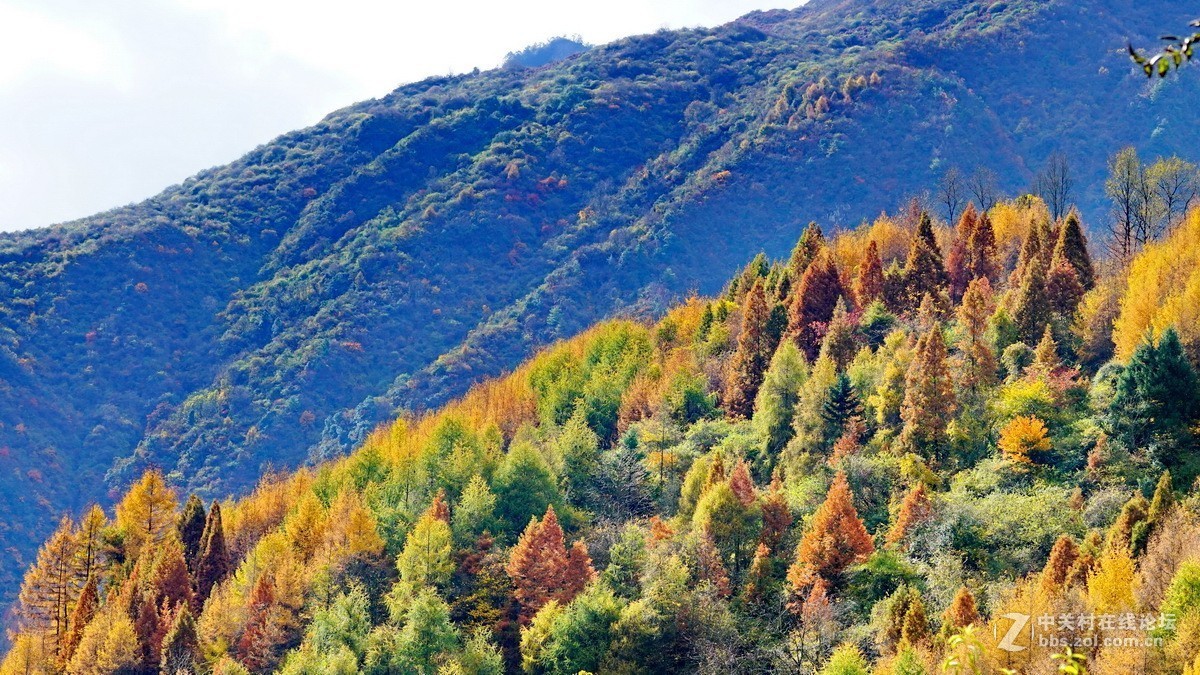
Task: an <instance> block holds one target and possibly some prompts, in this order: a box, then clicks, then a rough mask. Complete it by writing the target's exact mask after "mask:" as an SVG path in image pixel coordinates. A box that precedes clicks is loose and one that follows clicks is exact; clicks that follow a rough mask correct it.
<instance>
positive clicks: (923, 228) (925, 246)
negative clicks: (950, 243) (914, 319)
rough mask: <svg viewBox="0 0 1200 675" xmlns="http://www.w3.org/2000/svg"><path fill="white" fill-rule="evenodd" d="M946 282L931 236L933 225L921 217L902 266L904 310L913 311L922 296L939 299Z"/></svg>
mask: <svg viewBox="0 0 1200 675" xmlns="http://www.w3.org/2000/svg"><path fill="white" fill-rule="evenodd" d="M948 281H949V280H948V278H947V276H946V266H945V263H944V262H943V261H942V250H941V248H940V247H939V246H938V243H937V237H936V236H934V233H933V221H931V220H930V219H929V214H928V213H922V214H921V222H920V223H919V224H918V225H917V230H916V232H914V233H913V238H912V242H911V243H910V244H909V247H908V258H907V260H906V261H905V263H904V284H905V290H906V296H907V308H908V309H910V310H912V309H916V308H917V307H918V306H920V304H921V300H922V299H923V298H924V297H925V295H926V294H929V295H931V296H937V295H939V294H940V293H941V291H942V290H943V289H944V288H945V287H946V285H947V282H948Z"/></svg>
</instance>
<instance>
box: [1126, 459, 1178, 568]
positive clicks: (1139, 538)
mask: <svg viewBox="0 0 1200 675" xmlns="http://www.w3.org/2000/svg"><path fill="white" fill-rule="evenodd" d="M1174 504H1175V493H1174V489H1173V488H1172V483H1171V472H1170V471H1164V472H1162V475H1161V476H1159V477H1158V483H1157V484H1156V485H1155V486H1154V496H1153V497H1152V498H1151V499H1150V508H1149V509H1147V511H1146V519H1145V520H1143V521H1141V522H1138V523H1136V524H1134V526H1133V529H1132V530H1131V531H1130V537H1129V545H1130V548H1132V549H1133V551H1134V553H1136V554H1139V555H1140V554H1141V553H1142V552H1143V551H1145V550H1146V544H1148V543H1149V542H1150V536H1151V535H1153V534H1154V532H1155V531H1156V530H1157V529H1158V526H1159V525H1161V524H1162V522H1163V520H1164V519H1165V518H1166V515H1167V512H1169V511H1170V510H1171V507H1172V506H1174Z"/></svg>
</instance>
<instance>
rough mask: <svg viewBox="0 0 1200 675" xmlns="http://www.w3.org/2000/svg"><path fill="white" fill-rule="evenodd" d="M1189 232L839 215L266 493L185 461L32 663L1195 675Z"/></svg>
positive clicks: (98, 550)
mask: <svg viewBox="0 0 1200 675" xmlns="http://www.w3.org/2000/svg"><path fill="white" fill-rule="evenodd" d="M1167 226H1168V227H1167V229H1166V231H1165V232H1164V233H1163V235H1162V239H1160V240H1155V241H1151V242H1148V243H1146V244H1144V245H1140V246H1139V247H1138V250H1137V252H1136V254H1134V255H1132V256H1131V258H1130V259H1127V260H1116V259H1111V258H1103V259H1102V258H1099V257H1096V256H1093V255H1092V254H1091V253H1090V252H1089V243H1088V238H1087V235H1086V233H1085V231H1084V228H1083V226H1082V225H1081V223H1080V219H1079V217H1078V215H1077V214H1076V213H1075V212H1070V213H1069V214H1068V215H1067V216H1066V217H1065V218H1062V219H1059V220H1057V221H1055V220H1053V219H1052V218H1051V217H1050V214H1049V211H1048V209H1047V207H1046V205H1045V204H1044V203H1043V202H1042V201H1041V200H1040V199H1038V198H1036V197H1030V196H1025V197H1021V198H1019V199H1016V200H1012V201H1002V202H1000V203H998V204H996V205H995V206H994V207H992V208H991V209H989V210H987V211H980V210H977V209H976V208H975V206H974V205H969V206H968V207H967V208H966V210H965V212H964V213H963V214H962V215H961V217H960V218H959V219H958V221H957V223H956V224H955V226H954V227H953V228H949V227H945V226H939V225H936V224H935V223H934V222H933V221H932V219H931V218H930V217H929V214H928V213H926V212H924V211H923V210H921V209H920V208H919V205H917V204H916V203H915V202H914V203H912V204H911V205H910V206H909V207H907V208H905V209H902V210H901V211H900V212H899V213H897V214H895V215H892V216H887V215H884V216H880V217H878V218H877V219H876V220H874V221H873V222H872V223H870V224H867V225H863V226H862V227H860V228H858V229H855V230H850V231H844V232H841V233H838V234H836V235H832V234H825V233H824V232H822V230H821V228H820V227H818V226H817V225H815V224H812V225H809V226H808V227H807V228H806V229H805V230H804V232H803V235H802V236H801V237H800V239H799V241H798V242H797V243H796V244H795V246H794V248H793V250H792V252H791V254H790V256H788V257H786V258H783V259H780V260H772V259H770V258H768V257H766V256H762V255H760V256H758V257H756V258H754V259H753V260H752V261H751V262H750V263H749V264H748V265H746V266H745V267H744V268H743V269H742V270H741V271H740V272H738V273H737V274H736V275H735V276H734V277H733V278H732V279H731V280H730V281H729V282H728V283H727V284H726V285H725V287H724V289H723V290H722V291H721V292H720V293H719V294H718V295H716V296H715V297H709V298H699V297H692V298H690V299H688V300H687V301H686V302H684V303H682V304H680V305H678V306H676V307H674V308H673V309H671V310H670V311H669V312H667V313H666V315H665V317H663V318H662V319H660V320H658V321H657V322H636V321H628V320H614V321H607V322H604V323H600V324H598V325H596V326H594V327H592V328H590V329H588V330H586V331H584V332H583V333H581V334H580V335H578V336H576V337H574V338H571V339H569V340H566V341H564V342H561V343H558V344H556V345H554V346H552V347H550V348H548V349H546V350H545V351H543V352H541V353H540V354H538V355H537V356H536V357H535V358H533V359H532V360H530V361H528V362H526V363H525V364H523V365H521V366H520V367H519V368H517V369H516V370H515V371H514V372H513V373H511V374H509V375H507V376H505V377H503V378H500V379H496V380H491V381H488V382H486V383H483V384H481V385H478V386H476V387H475V388H473V389H472V390H471V391H470V392H469V393H468V394H467V395H466V396H465V397H463V398H461V399H459V400H457V401H455V402H452V403H450V404H449V405H447V406H445V407H444V408H442V409H441V410H439V411H437V412H433V413H428V414H423V415H416V416H409V417H405V418H403V419H400V420H398V421H396V422H394V423H393V424H391V425H389V426H386V427H383V428H380V429H379V430H377V431H375V432H374V433H372V434H371V435H370V436H369V437H368V438H367V440H366V441H365V443H364V444H362V446H361V447H360V448H358V449H357V450H356V451H355V452H354V453H353V454H351V455H350V456H348V457H345V458H342V459H338V460H334V461H331V462H327V463H323V464H321V465H318V466H315V467H313V468H309V469H303V470H300V471H298V472H296V473H293V474H290V475H278V474H276V475H268V476H265V477H264V478H263V479H262V480H261V482H260V483H259V485H258V487H257V488H256V489H255V490H254V491H253V492H252V493H251V494H250V495H249V496H247V497H245V498H242V499H235V500H225V501H220V502H217V501H214V502H212V503H211V504H210V505H207V506H206V505H205V503H204V502H202V501H201V500H199V499H197V498H196V497H195V496H194V495H193V496H190V497H188V499H187V500H186V502H184V500H183V496H184V494H185V493H184V492H181V491H178V490H176V489H174V488H173V487H171V485H170V484H169V482H168V481H165V480H164V476H163V474H162V473H161V472H160V471H158V470H151V471H149V472H146V473H145V474H143V475H142V477H141V478H140V480H138V481H137V482H136V483H135V484H134V485H133V486H132V487H131V488H130V490H129V491H128V492H126V493H125V494H124V496H122V497H121V498H120V499H119V501H118V503H117V505H116V508H115V510H114V511H111V512H106V511H105V510H102V509H100V508H99V507H96V508H93V509H91V510H90V511H88V512H87V513H86V514H85V515H84V516H83V517H82V518H80V519H79V520H77V521H73V520H72V519H70V518H65V519H63V520H62V522H61V523H60V524H59V527H58V530H57V531H56V532H55V533H54V535H53V536H52V537H51V538H50V539H49V541H48V542H47V543H46V544H45V545H44V546H43V547H42V549H41V552H40V553H39V556H38V561H37V564H36V565H35V566H33V567H32V568H31V569H30V570H29V572H28V574H27V575H26V577H25V582H24V585H23V588H22V591H21V603H20V617H21V622H20V632H19V633H18V634H17V635H16V636H15V638H16V639H15V644H14V646H13V648H12V650H11V651H10V653H9V654H8V656H7V658H6V660H5V661H4V663H3V666H0V673H4V674H5V675H7V674H9V673H31V672H38V673H41V672H59V671H60V670H66V672H71V673H114V672H122V673H126V672H139V673H140V672H145V673H154V672H164V673H180V672H183V673H208V672H213V673H220V674H222V675H229V674H234V673H247V672H254V673H258V672H281V673H288V674H301V673H312V674H317V673H321V674H325V673H428V674H432V673H438V674H443V675H445V674H451V673H472V674H480V673H494V674H499V673H505V672H527V673H554V674H562V675H574V674H575V673H579V672H593V673H673V672H701V673H741V672H746V673H750V672H781V673H814V672H819V673H822V674H823V675H853V674H864V675H865V674H866V673H868V672H872V673H875V674H876V675H883V674H896V675H899V674H904V675H917V674H920V673H935V672H952V673H1002V672H1003V673H1011V672H1019V673H1026V674H1032V673H1050V672H1071V671H1060V670H1059V667H1060V666H1073V667H1086V668H1087V672H1091V673H1098V674H1105V673H1112V674H1114V675H1115V674H1125V673H1179V672H1181V671H1182V672H1186V673H1194V672H1196V669H1197V668H1200V642H1198V638H1197V636H1198V635H1200V591H1198V589H1200V494H1198V493H1197V492H1196V487H1195V485H1196V484H1197V483H1196V478H1197V476H1198V475H1200V461H1197V455H1196V452H1195V448H1196V443H1197V435H1198V434H1200V379H1198V377H1197V370H1196V365H1197V363H1196V362H1197V357H1200V322H1198V321H1196V317H1197V313H1198V312H1200V299H1198V298H1197V296H1196V289H1197V288H1200V211H1192V212H1191V214H1190V215H1188V216H1187V217H1183V218H1180V219H1178V220H1176V221H1174V222H1169V223H1167ZM1091 248H1093V249H1094V248H1096V246H1095V244H1094V243H1093V245H1092V247H1091ZM181 502H182V503H181ZM1014 616H1015V617H1018V618H1019V617H1020V616H1025V617H1026V618H1027V619H1028V620H1029V621H1031V622H1033V623H1031V624H1030V626H1031V629H1030V633H1029V634H1028V635H1027V634H1025V633H1024V631H1023V630H1021V629H1018V630H1017V631H1016V632H1014V633H1012V634H1011V635H1010V634H1009V629H1010V627H1011V626H1012V625H1014V618H1013V617H1014ZM1047 617H1048V618H1047ZM1022 626H1024V624H1022ZM1034 628H1036V639H1035V637H1034V636H1035V633H1034V632H1033V631H1034ZM1051 638H1053V639H1054V640H1059V641H1065V642H1050V641H1049V640H1050V639H1051ZM1013 639H1015V640H1016V642H1013V641H1012V640H1013ZM1066 645H1072V646H1074V649H1072V650H1067V649H1065V646H1066ZM1006 669H1007V670H1006ZM1075 672H1079V671H1075Z"/></svg>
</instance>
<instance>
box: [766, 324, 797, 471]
mask: <svg viewBox="0 0 1200 675" xmlns="http://www.w3.org/2000/svg"><path fill="white" fill-rule="evenodd" d="M807 379H808V365H807V364H806V363H805V362H804V356H803V355H801V353H800V349H799V348H798V347H797V346H796V344H795V343H793V342H791V341H790V340H789V341H785V342H783V343H782V344H780V345H779V348H778V349H776V350H775V355H774V356H772V357H771V365H770V367H769V368H767V372H766V375H765V376H764V378H763V384H762V387H760V388H759V390H758V399H757V400H756V401H755V404H754V425H755V426H756V427H758V429H759V430H760V431H761V432H762V433H763V436H764V437H765V438H766V447H765V455H766V456H765V458H763V461H759V462H756V464H757V465H758V466H761V467H763V468H765V469H766V471H767V473H769V472H770V468H769V466H770V465H771V463H772V462H773V461H774V459H773V458H774V457H775V456H777V455H778V454H779V453H780V452H781V451H782V450H783V448H784V446H785V445H787V443H788V441H789V440H791V438H792V433H793V430H792V420H793V419H794V418H795V416H796V403H797V402H798V401H799V400H800V387H801V386H802V385H803V384H804V381H805V380H807ZM760 475H761V474H760Z"/></svg>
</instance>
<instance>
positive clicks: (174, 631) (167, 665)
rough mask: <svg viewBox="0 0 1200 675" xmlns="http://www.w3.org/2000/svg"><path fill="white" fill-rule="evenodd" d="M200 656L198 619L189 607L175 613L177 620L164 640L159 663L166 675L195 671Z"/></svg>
mask: <svg viewBox="0 0 1200 675" xmlns="http://www.w3.org/2000/svg"><path fill="white" fill-rule="evenodd" d="M199 657H200V638H199V636H198V635H197V634H196V620H195V619H194V618H193V617H192V613H191V612H190V611H189V610H188V608H187V607H183V608H182V609H180V610H179V611H178V612H176V613H175V620H174V622H173V623H172V624H171V628H170V629H169V630H168V631H167V634H166V636H164V637H163V641H162V655H161V656H160V658H159V663H160V665H161V668H162V672H163V673H164V675H179V673H195V672H196V667H197V665H198V663H197V662H198V660H199Z"/></svg>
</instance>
